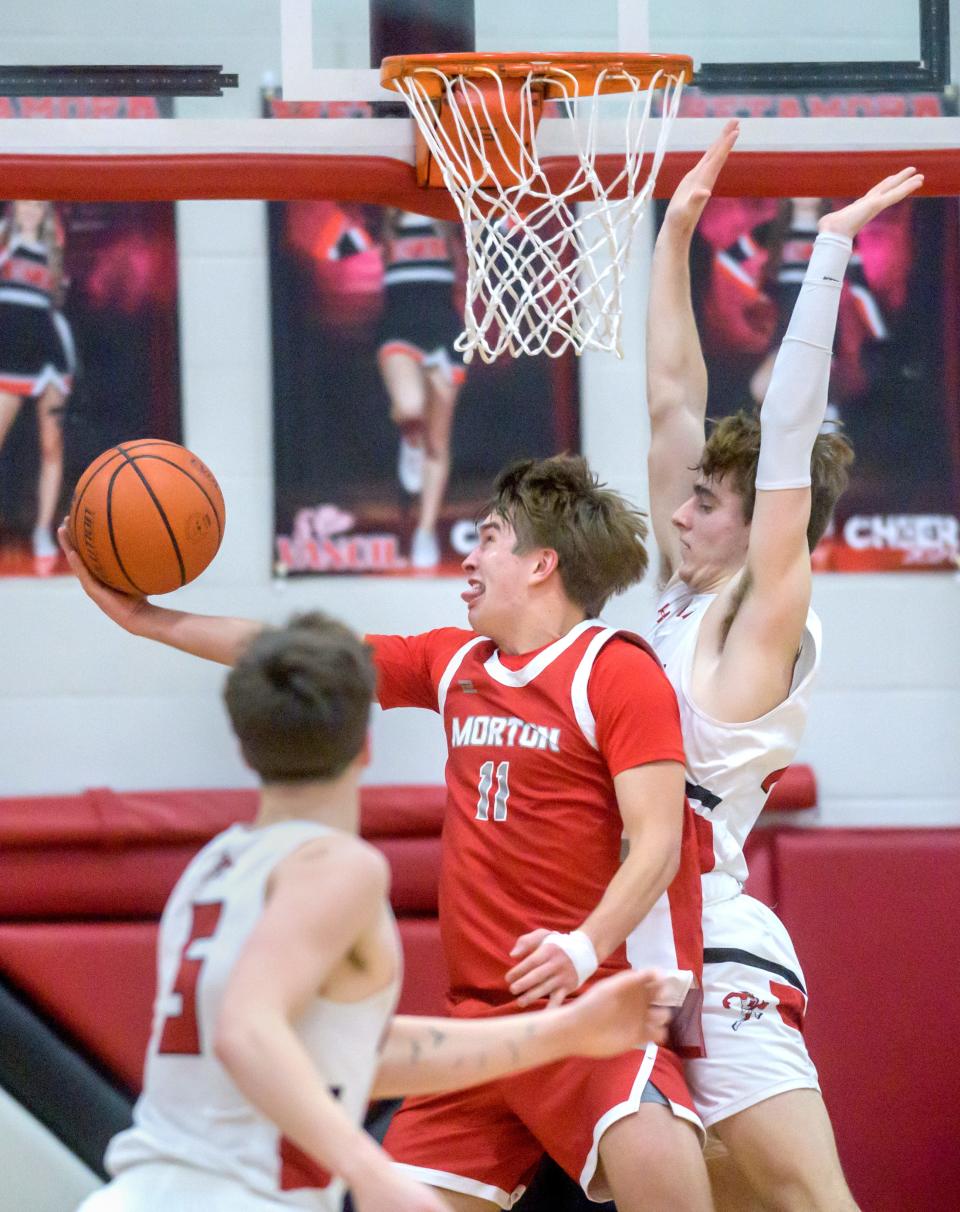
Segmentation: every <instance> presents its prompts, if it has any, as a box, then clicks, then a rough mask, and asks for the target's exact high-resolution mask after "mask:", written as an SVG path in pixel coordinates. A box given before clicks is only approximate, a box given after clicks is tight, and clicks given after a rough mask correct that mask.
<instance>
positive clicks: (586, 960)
mask: <svg viewBox="0 0 960 1212" xmlns="http://www.w3.org/2000/svg"><path fill="white" fill-rule="evenodd" d="M543 941H544V942H545V943H552V944H553V946H554V947H559V948H560V950H561V951H562V952H563V953H564V954H565V955H566V956H567V958H568V959H569V960H570V962H571V963H572V964H573V967H574V969H575V971H576V973H577V988H578V989H579V988H580V986H581V985H582V984H583V982H584V981H585V980H587V978H588V977H591V976H593V974H594V972H596V970H597V968H599V966H600V961H599V960H598V959H597V953H596V951H595V950H594V947H593V943H592V942H591V941H590V937H589V935H586V934H584V932H583V931H582V930H572V931H571V932H570V933H569V934H560V933H558V932H557V931H554V932H553V933H552V934H548V935H547V937H546V938H545V939H544V940H543Z"/></svg>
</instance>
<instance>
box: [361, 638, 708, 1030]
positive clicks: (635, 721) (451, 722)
mask: <svg viewBox="0 0 960 1212" xmlns="http://www.w3.org/2000/svg"><path fill="white" fill-rule="evenodd" d="M367 638H368V640H369V642H370V643H371V644H372V645H373V648H374V653H375V658H376V663H377V669H378V696H379V701H380V704H381V706H382V707H385V708H390V707H426V708H430V709H432V710H434V711H438V712H439V713H440V714H441V715H442V717H443V722H444V729H445V732H446V738H447V747H448V757H447V764H446V784H447V812H446V817H445V821H444V831H443V850H442V855H443V857H442V861H441V873H440V923H441V931H442V935H443V946H444V952H445V956H446V961H447V966H448V973H449V977H450V996H451V998H452V1000H453V1002H454V1003H463V1002H464V1001H465V1000H471V1001H479V1002H482V1003H484V1005H485V1006H491V1005H493V1006H496V1005H502V1004H504V1003H506V1002H509V1001H511V1000H512V998H511V994H510V993H509V990H508V989H507V985H506V982H505V980H504V975H505V973H506V972H507V970H508V969H509V968H510V967H512V965H513V963H514V962H515V961H513V960H511V959H510V949H511V948H512V947H513V945H514V943H515V942H516V940H517V937H518V936H519V935H521V934H524V933H526V932H527V931H529V930H533V929H535V928H537V927H546V928H547V929H549V930H559V931H570V930H575V929H577V928H578V927H579V926H580V925H581V924H582V923H583V921H584V919H585V918H586V917H588V916H589V914H590V913H591V912H592V911H593V909H594V908H595V907H596V905H597V903H598V902H599V901H600V899H601V897H602V896H603V894H604V891H605V890H606V887H607V885H608V884H609V883H610V880H611V879H612V878H613V876H614V874H615V873H616V871H617V868H618V867H619V865H620V847H621V835H622V823H621V819H620V813H619V810H618V807H617V801H616V795H615V793H614V785H613V779H614V776H615V775H617V774H619V773H621V772H622V771H624V770H629V769H631V768H632V767H634V766H641V765H644V764H645V763H647V762H655V761H675V762H682V761H683V745H682V742H681V735H680V720H679V713H678V710H677V703H676V698H675V696H674V693H673V690H672V688H671V687H670V684H669V682H668V681H667V678H666V676H665V675H664V673H663V671H662V670H661V669H660V666H659V663H658V662H657V659H656V657H655V656H654V655H653V654H652V651H651V650H650V649H648V648H647V646H646V645H645V644H644V642H643V641H642V640H639V639H638V638H637V637H635V636H632V635H629V634H627V633H624V632H618V631H616V630H614V629H612V628H609V627H607V626H605V625H604V624H602V623H598V622H596V621H595V620H587V621H585V622H584V623H581V624H578V625H577V626H576V627H574V628H573V629H572V630H571V631H569V632H567V634H566V635H565V636H563V637H562V638H561V639H559V640H556V641H555V642H554V643H552V644H550V645H548V646H547V647H546V648H543V649H540V650H538V651H537V652H534V653H524V654H523V655H521V656H508V655H506V654H504V653H501V652H499V651H498V649H497V647H496V645H495V644H494V643H493V641H492V640H489V639H486V638H485V637H483V636H478V635H476V634H475V633H473V632H469V631H462V630H459V629H457V628H444V629H442V630H438V631H431V632H427V633H425V634H424V635H418V636H411V637H403V636H368V637H367ZM684 813H685V818H684V833H683V852H682V858H681V864H680V869H679V871H678V872H677V875H676V877H675V879H674V881H673V884H672V885H671V888H670V890H669V893H668V894H667V900H668V902H669V907H670V912H668V913H666V914H665V915H664V914H661V915H659V920H661V921H662V923H663V925H662V930H665V931H666V932H667V933H668V934H669V935H670V937H669V938H666V939H663V940H660V941H662V943H663V946H662V947H661V949H660V955H658V956H657V957H656V958H655V959H654V958H652V959H651V961H650V962H651V963H653V962H657V963H660V962H661V959H662V955H663V954H675V956H676V961H677V962H676V964H675V965H673V966H675V967H679V968H688V969H692V970H693V971H695V972H696V973H697V974H698V977H699V973H700V969H701V964H702V942H701V934H700V873H699V865H698V859H697V847H696V842H695V837H694V830H693V821H692V817H691V814H690V810H689V807H687V806H686V805H685V806H684ZM626 964H627V960H626V953H625V948H624V947H622V946H621V947H619V948H617V950H616V951H615V952H614V953H613V954H612V955H611V956H609V957H608V958H607V959H606V960H605V961H604V963H603V964H602V965H601V967H600V974H601V975H603V974H609V973H610V972H611V971H614V970H616V969H619V968H623V967H625V966H626ZM461 1008H462V1007H461ZM478 1009H479V1007H478Z"/></svg>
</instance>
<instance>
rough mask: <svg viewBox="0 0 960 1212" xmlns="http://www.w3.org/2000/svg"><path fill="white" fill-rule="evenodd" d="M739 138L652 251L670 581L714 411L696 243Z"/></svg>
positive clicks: (650, 340) (651, 362)
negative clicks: (696, 293)
mask: <svg viewBox="0 0 960 1212" xmlns="http://www.w3.org/2000/svg"><path fill="white" fill-rule="evenodd" d="M738 134H739V127H738V125H737V123H736V122H728V123H727V125H726V126H725V127H724V129H723V134H722V135H721V136H720V138H719V139H717V141H716V142H715V143H714V144H713V145H712V146H711V147H710V149H709V150H708V151H707V152H706V154H705V155H704V156H703V157H702V159H701V160H700V161H699V162H698V163H697V165H696V166H695V167H694V168H693V169H692V170H691V171H690V172H689V173H687V175H686V176H685V177H684V178H683V180H682V181H681V182H680V184H679V185H678V186H677V189H676V192H675V193H674V195H673V197H672V198H671V199H670V204H669V206H668V207H667V212H666V214H665V216H664V219H663V225H662V226H661V228H660V233H659V235H658V236H657V243H656V246H655V248H654V252H653V264H652V267H651V271H650V298H649V303H648V307H647V408H648V410H649V413H650V451H649V454H648V456H647V461H648V466H649V473H650V514H651V519H652V522H653V530H654V535H655V536H656V540H657V545H658V547H659V548H660V556H661V576H662V579H663V580H664V581H667V580H669V579H670V576H671V575H672V574H673V570H674V569H675V568H676V565H677V562H678V559H679V547H678V539H677V534H676V530H675V529H674V527H673V526H672V525H671V523H670V519H671V517H672V516H673V514H674V512H675V510H676V509H677V508H679V506H680V505H682V504H683V502H684V501H685V500H686V499H687V497H689V496H690V493H691V491H692V489H693V480H694V476H693V471H692V470H691V469H692V468H693V467H695V466H696V464H697V462H698V461H699V459H700V454H701V451H702V450H703V443H704V420H705V416H706V408H707V368H706V365H705V363H704V360H703V352H702V350H701V348H700V337H699V335H698V333H697V325H696V320H695V318H694V314H693V300H692V298H691V293H690V243H691V241H692V239H693V232H694V229H695V228H696V225H697V221H698V219H699V218H700V215H701V214H702V213H703V208H704V207H705V206H706V204H707V201H708V199H709V198H710V194H711V191H712V190H713V186H714V184H715V182H716V179H717V176H718V174H719V173H720V170H721V169H722V168H723V165H724V163H725V162H726V159H727V156H728V155H729V154H730V151H731V149H732V147H733V145H734V143H735V142H736V140H737V135H738Z"/></svg>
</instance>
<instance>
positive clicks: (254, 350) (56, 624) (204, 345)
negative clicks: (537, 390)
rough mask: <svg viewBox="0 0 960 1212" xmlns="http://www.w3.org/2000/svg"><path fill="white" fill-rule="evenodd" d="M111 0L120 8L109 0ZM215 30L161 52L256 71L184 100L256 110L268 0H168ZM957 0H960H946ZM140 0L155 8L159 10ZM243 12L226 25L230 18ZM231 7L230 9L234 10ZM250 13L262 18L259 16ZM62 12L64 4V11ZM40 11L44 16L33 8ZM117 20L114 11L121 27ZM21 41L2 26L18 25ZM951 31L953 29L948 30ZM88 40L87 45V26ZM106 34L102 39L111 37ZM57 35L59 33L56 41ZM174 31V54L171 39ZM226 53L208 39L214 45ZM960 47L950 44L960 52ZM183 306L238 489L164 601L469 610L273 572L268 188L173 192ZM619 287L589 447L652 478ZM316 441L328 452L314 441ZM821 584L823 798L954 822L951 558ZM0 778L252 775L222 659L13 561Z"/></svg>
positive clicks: (957, 664) (27, 784) (637, 620)
mask: <svg viewBox="0 0 960 1212" xmlns="http://www.w3.org/2000/svg"><path fill="white" fill-rule="evenodd" d="M94 7H95V8H96V10H97V11H98V12H104V13H106V12H110V13H113V12H115V11H116V5H108V4H106V2H105V0H100V3H99V4H97V5H95V6H94ZM178 7H179V8H180V9H182V10H183V14H184V20H185V21H186V20H187V18H188V16H189V19H190V20H191V21H193V22H194V24H195V23H196V15H195V14H196V12H197V9H198V8H200V7H202V9H203V10H204V11H205V14H206V17H207V19H208V20H209V22H210V27H211V30H212V33H211V34H210V36H209V37H206V39H205V41H204V42H203V50H204V55H203V56H201V55H200V54H199V52H198V43H197V41H196V40H195V39H191V40H190V41H189V42H188V43H187V44H186V49H184V45H183V43H182V41H181V44H180V45H179V46H178V45H176V42H177V39H176V36H175V35H174V34H172V33H169V32H168V31H169V30H170V29H171V23H170V22H169V20H163V21H159V20H158V21H157V24H156V28H155V29H154V30H153V31H152V37H153V38H154V45H153V46H152V49H151V53H150V55H149V56H147V57H149V58H150V59H153V60H154V61H157V60H158V59H159V58H160V57H161V55H162V54H163V53H167V52H170V54H171V58H172V59H173V60H174V61H176V60H177V59H179V60H181V61H183V60H184V59H186V58H190V59H191V60H192V61H200V59H201V58H203V57H205V58H206V59H207V61H213V62H220V61H221V59H222V60H223V61H224V62H225V65H226V66H227V67H229V68H233V67H239V68H240V70H241V73H242V77H243V83H244V88H243V91H242V92H241V93H240V94H238V95H233V96H231V97H230V98H228V100H227V101H226V102H225V103H224V106H225V107H226V108H224V109H215V110H214V109H211V107H212V106H219V105H220V104H221V103H219V102H210V101H193V102H189V103H182V105H181V107H180V111H179V112H182V113H190V114H191V115H196V114H200V113H203V114H208V115H212V114H213V113H217V114H220V113H224V112H229V113H230V114H235V115H237V114H247V115H250V116H252V115H254V114H255V113H256V112H257V97H256V86H257V84H258V83H259V79H260V76H261V73H262V72H263V70H265V69H273V70H274V71H275V72H276V71H277V68H278V62H279V52H278V45H279V43H278V38H277V34H276V25H275V20H274V17H273V16H272V11H271V10H273V5H272V4H267V3H266V2H265V0H263V2H260V0H256V2H254V0H248V3H246V4H238V3H236V2H234V3H228V2H227V0H216V2H215V3H213V2H210V3H207V2H206V0H205V3H204V5H203V6H197V5H193V4H189V3H187V2H186V0H184V3H183V4H180V5H172V6H171V5H167V6H165V7H164V9H163V14H164V15H165V17H166V18H169V15H170V11H171V8H174V9H175V8H178ZM953 7H954V8H956V7H957V5H956V3H954V5H953ZM84 11H85V13H87V16H86V17H85V18H84V22H83V27H84V29H86V30H87V31H88V33H87V35H86V42H84V41H83V39H82V38H81V37H80V34H79V33H78V34H77V35H76V37H74V38H72V39H71V41H70V43H69V45H70V49H71V50H72V51H73V52H74V53H75V55H76V57H77V58H83V57H85V58H86V59H87V61H91V62H94V61H104V60H109V59H110V58H113V59H114V61H128V62H129V61H135V60H136V58H137V57H138V56H137V54H136V53H135V52H133V51H131V47H136V46H139V48H140V51H141V55H140V57H141V58H142V57H144V56H143V53H142V52H143V44H142V43H134V42H133V41H132V40H128V41H126V42H125V41H124V40H123V38H122V37H121V33H122V26H119V25H118V26H116V27H113V26H111V27H110V28H111V30H112V31H113V32H112V33H111V37H110V40H109V53H107V52H106V51H104V52H103V53H102V54H99V55H98V54H97V53H95V52H96V50H97V42H96V40H97V38H102V31H101V30H98V27H97V22H91V21H90V20H89V8H88V7H85V10H84ZM151 11H152V10H151V9H150V7H149V6H148V7H147V9H145V10H144V14H141V16H143V15H146V16H147V17H148V16H149V14H150V12H151ZM240 16H242V17H243V18H244V21H243V29H242V31H241V33H240V34H239V35H238V36H237V38H236V39H235V40H233V41H231V38H230V30H231V22H233V24H237V23H238V22H239V18H240ZM954 16H955V18H956V20H955V23H954V28H955V31H956V30H957V28H958V25H960V14H957V13H956V12H955V13H954ZM235 19H236V20H235ZM248 19H249V20H248ZM78 20H79V12H78V10H77V9H76V7H75V6H74V5H72V4H69V3H68V0H56V2H55V3H48V4H47V5H46V6H44V9H42V10H36V11H34V12H31V13H30V15H29V19H28V18H27V17H26V16H25V15H24V16H23V17H22V24H23V29H13V30H11V28H10V23H9V22H8V23H7V27H6V28H5V58H6V60H7V62H45V61H56V59H57V58H59V59H60V60H61V61H63V58H64V56H63V54H62V53H58V52H57V51H56V49H55V48H56V47H57V46H59V45H60V41H58V34H57V31H58V29H62V28H64V27H68V28H79V27H78ZM68 21H69V25H67V22H68ZM41 22H42V23H43V25H41ZM118 31H119V32H118ZM8 43H9V45H8ZM955 43H956V34H955ZM85 45H86V46H87V48H88V50H89V53H88V54H87V55H86V56H82V55H81V51H82V49H83V46H85ZM101 45H102V43H101ZM45 52H46V53H45ZM174 52H176V53H174ZM209 56H212V59H211V58H209ZM956 60H960V48H956V47H955V61H956ZM177 222H178V238H179V252H180V289H181V296H180V319H181V330H182V371H183V396H184V414H185V426H186V441H187V444H188V445H190V446H192V447H193V448H195V449H196V450H197V451H198V452H199V453H200V454H201V455H202V456H203V457H204V459H206V460H207V461H208V462H209V463H210V464H211V466H212V467H214V468H215V470H216V472H217V475H218V477H219V478H220V481H221V484H222V486H223V489H224V493H225V496H226V499H227V510H228V523H227V533H226V539H225V542H224V546H223V549H222V551H221V553H220V555H219V556H218V558H217V561H216V563H215V564H214V566H213V567H212V568H211V569H210V570H209V571H208V572H207V573H206V574H205V575H204V577H203V578H202V579H201V581H200V582H199V583H198V584H195V585H193V586H190V587H188V588H187V589H185V590H183V591H181V592H180V593H178V594H176V595H173V596H171V597H170V598H169V599H168V601H169V602H170V604H171V605H176V606H180V607H182V608H184V609H190V610H200V611H205V612H210V613H234V614H240V615H247V616H251V617H256V618H263V619H271V620H277V619H281V618H283V617H284V616H285V615H286V614H288V613H289V612H290V611H292V610H295V609H298V608H303V607H314V606H317V605H322V606H323V607H325V608H326V609H328V610H330V611H331V612H332V613H334V614H338V615H341V616H343V617H345V618H346V619H348V620H349V621H350V622H352V623H353V624H354V625H355V626H356V627H358V628H359V629H361V630H367V631H398V632H404V631H415V630H423V629H425V628H429V627H433V626H438V625H443V624H449V623H451V622H459V621H460V620H462V618H463V608H462V604H461V603H460V601H459V596H458V595H459V589H460V586H459V584H458V583H456V582H454V581H448V580H438V581H435V582H432V581H424V580H410V581H403V580H394V579H391V581H390V582H389V586H388V588H385V586H384V584H383V582H380V581H377V580H376V579H371V578H356V579H344V580H334V579H327V580H316V581H307V582H304V581H298V582H289V583H283V582H279V583H278V582H273V581H271V579H270V577H269V565H270V549H271V512H272V489H271V463H272V456H271V448H270V424H271V423H270V417H271V384H270V350H269V312H268V290H267V262H266V223H265V209H264V207H263V205H262V204H260V203H256V202H191V203H181V204H179V205H178V208H177ZM636 269H637V273H636V274H635V277H634V279H633V286H632V298H631V299H630V300H628V305H627V317H626V323H627V332H628V333H632V334H633V335H632V337H631V338H630V343H629V347H628V353H627V357H626V359H625V360H624V361H623V362H622V363H618V362H617V361H616V360H615V359H611V358H604V357H601V356H599V355H597V356H595V357H593V358H588V359H585V360H584V363H583V367H582V373H583V384H584V437H585V449H586V452H587V454H588V455H589V456H590V458H591V460H592V461H593V463H594V465H595V467H596V468H597V470H598V471H599V472H600V473H601V475H602V476H603V477H604V478H607V479H609V480H610V481H611V482H612V483H613V484H614V485H616V486H617V487H619V488H621V489H622V490H624V491H625V492H627V493H628V494H629V495H631V496H633V497H634V498H635V499H637V500H643V499H644V496H645V490H646V485H645V471H644V460H643V445H644V429H643V423H642V420H641V415H642V408H641V403H642V401H641V390H642V382H643V367H642V358H643V351H642V340H641V339H640V333H641V332H642V322H643V315H642V313H643V301H644V298H645V293H646V287H645V267H644V266H643V265H639V264H638V265H637V267H636ZM318 457H322V455H320V456H318ZM651 600H652V599H651V591H650V589H649V587H642V588H640V589H637V590H635V591H634V592H632V593H631V594H629V595H627V596H626V597H625V598H624V599H622V600H621V601H620V602H617V603H615V604H614V605H613V606H612V607H611V609H610V610H609V612H608V614H609V617H610V618H611V619H612V620H613V621H615V622H620V623H625V624H629V625H632V626H635V627H636V626H642V624H643V620H644V618H645V617H646V615H647V614H648V611H649V606H650V603H651ZM815 604H816V606H817V609H818V610H819V612H820V614H821V616H822V618H823V621H824V627H825V632H826V650H825V658H824V668H823V677H822V681H821V685H820V688H819V694H818V697H817V699H816V700H815V705H814V711H813V716H812V720H811V725H810V729H809V733H808V737H807V741H806V743H805V746H804V749H803V753H802V756H803V757H804V758H805V759H806V760H808V761H810V762H811V763H812V764H813V765H814V767H815V769H816V770H817V773H818V775H819V778H820V782H821V791H822V803H823V817H822V819H823V820H825V821H827V822H829V823H833V824H847V823H850V824H876V823H882V822H890V823H902V824H909V823H912V822H917V823H941V822H949V823H954V824H960V790H958V785H957V780H956V778H955V777H954V776H953V771H952V769H950V766H951V764H952V761H953V754H954V752H955V751H956V748H957V739H958V735H960V689H958V688H960V627H958V626H957V621H956V620H957V616H958V607H960V584H958V583H957V581H956V579H955V578H953V577H951V576H949V575H938V574H931V575H911V576H894V575H886V576H853V575H849V576H838V575H833V576H820V577H818V578H817V581H816V588H815ZM0 636H2V637H3V638H2V641H0V643H2V648H0V652H2V669H3V678H2V683H0V794H24V795H27V794H39V793H44V792H56V791H75V790H79V789H81V788H83V787H85V786H90V785H110V786H113V787H117V788H135V787H140V788H159V787H177V786H181V787H187V786H191V787H202V786H224V785H238V784H240V783H242V782H246V781H249V780H248V779H247V776H246V774H245V772H244V771H243V769H242V767H241V765H240V763H239V761H238V759H237V757H236V755H235V753H234V748H233V745H232V742H231V739H230V737H229V735H228V730H227V727H226V724H225V721H224V717H223V713H222V710H221V708H220V704H219V699H218V696H219V687H220V683H221V680H222V671H221V670H219V669H218V668H216V667H212V666H205V665H203V664H201V663H200V662H198V661H194V660H191V659H189V658H186V657H183V656H181V655H180V654H177V653H173V652H168V651H166V650H161V649H159V648H156V647H152V646H150V645H148V644H146V643H144V642H139V641H136V640H134V639H131V638H130V637H128V636H126V635H124V634H122V633H120V632H119V631H117V629H116V628H114V627H113V626H112V625H111V624H109V623H108V622H107V621H106V620H104V619H103V618H102V617H101V616H99V615H98V613H97V612H96V610H95V609H94V608H93V607H92V606H91V605H90V604H89V603H88V602H87V601H86V600H85V599H84V598H83V595H82V594H81V592H80V591H79V589H78V587H77V586H76V585H75V584H74V583H73V582H72V581H70V580H67V579H58V580H56V581H54V582H52V583H48V582H40V581H33V580H5V581H3V582H0ZM441 742H442V738H441V737H440V734H439V729H438V727H437V724H436V720H435V718H434V717H433V716H432V715H430V714H429V713H425V712H393V713H391V716H390V718H389V719H388V720H383V719H377V720H376V722H375V733H374V763H373V767H372V769H371V772H370V777H371V780H372V781H375V782H421V781H422V782H435V781H438V780H439V779H440V777H441V770H442V761H443V753H442V743H441Z"/></svg>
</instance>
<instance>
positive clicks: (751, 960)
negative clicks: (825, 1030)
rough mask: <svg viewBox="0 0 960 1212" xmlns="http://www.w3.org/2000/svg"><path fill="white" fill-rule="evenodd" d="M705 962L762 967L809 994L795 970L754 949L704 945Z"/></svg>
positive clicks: (804, 994) (804, 993) (805, 994)
mask: <svg viewBox="0 0 960 1212" xmlns="http://www.w3.org/2000/svg"><path fill="white" fill-rule="evenodd" d="M703 962H704V963H705V964H746V965H747V967H748V968H762V969H763V970H764V971H765V972H772V973H773V974H774V975H775V976H782V977H783V979H784V980H785V981H787V982H788V984H791V985H793V987H794V989H799V990H800V992H801V993H802V994H803V996H804V997H806V996H807V991H806V989H804V987H803V981H802V980H801V979H800V977H799V976H797V974H796V973H795V972H791V971H790V969H789V968H785V967H784V966H783V964H775V963H774V962H773V960H768V959H764V958H763V956H761V955H754V954H753V952H752V951H741V950H740V948H739V947H704V949H703Z"/></svg>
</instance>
